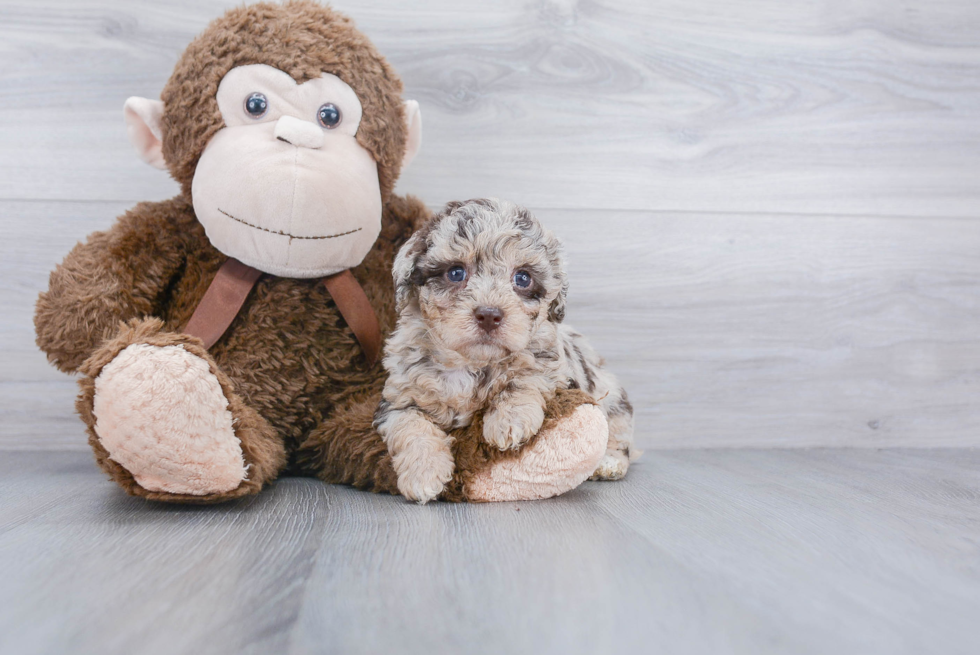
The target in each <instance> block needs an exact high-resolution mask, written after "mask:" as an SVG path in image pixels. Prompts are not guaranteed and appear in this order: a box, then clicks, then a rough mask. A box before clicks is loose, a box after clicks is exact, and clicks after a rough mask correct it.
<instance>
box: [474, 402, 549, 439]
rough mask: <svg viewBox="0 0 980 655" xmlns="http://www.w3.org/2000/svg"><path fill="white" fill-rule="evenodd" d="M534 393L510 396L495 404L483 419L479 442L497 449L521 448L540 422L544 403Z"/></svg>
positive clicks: (536, 431)
mask: <svg viewBox="0 0 980 655" xmlns="http://www.w3.org/2000/svg"><path fill="white" fill-rule="evenodd" d="M539 397H540V396H538V394H529V396H528V397H523V398H522V397H520V396H518V395H516V394H515V395H512V396H510V397H509V398H508V399H506V400H503V401H498V402H497V403H495V405H494V407H493V408H492V409H491V410H490V411H489V412H487V414H486V415H485V416H484V417H483V440H484V441H486V442H487V443H488V444H490V445H491V446H496V447H497V448H499V449H500V450H513V449H515V448H519V447H520V446H522V445H524V444H525V443H526V442H527V440H528V439H530V438H531V437H533V436H534V435H535V434H537V433H538V430H540V429H541V424H542V423H544V403H543V402H540V401H539V400H538V398H539Z"/></svg>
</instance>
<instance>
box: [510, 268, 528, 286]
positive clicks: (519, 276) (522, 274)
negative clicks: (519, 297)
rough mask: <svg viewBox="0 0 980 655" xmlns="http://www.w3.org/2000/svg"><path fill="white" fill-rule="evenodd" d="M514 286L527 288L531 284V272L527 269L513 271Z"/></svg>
mask: <svg viewBox="0 0 980 655" xmlns="http://www.w3.org/2000/svg"><path fill="white" fill-rule="evenodd" d="M514 286H515V287H518V288H520V289H527V288H528V287H529V286H531V274H530V273H528V272H527V271H517V272H516V273H514Z"/></svg>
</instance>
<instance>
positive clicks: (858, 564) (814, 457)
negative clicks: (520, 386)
mask: <svg viewBox="0 0 980 655" xmlns="http://www.w3.org/2000/svg"><path fill="white" fill-rule="evenodd" d="M978 469H980V452H978V451H975V450H955V449H947V450H886V451H876V450H853V449H850V450H847V449H816V450H807V451H803V450H796V451H787V450H782V451H765V450H759V451H754V450H714V451H695V450H685V451H663V452H658V453H652V454H650V455H649V456H648V457H646V458H645V459H644V460H643V461H641V463H639V464H638V465H637V466H636V467H635V469H633V470H631V472H630V475H629V477H628V478H627V479H626V480H625V481H623V482H621V483H587V484H586V485H584V486H583V487H581V488H580V489H578V490H576V491H574V492H572V493H570V494H568V495H567V496H564V497H561V498H558V499H553V500H548V501H540V502H532V503H520V504H517V503H511V504H501V505H468V506H467V505H447V504H435V505H429V506H426V507H417V506H414V505H411V504H408V503H406V502H405V501H403V500H402V499H400V498H396V497H391V496H374V495H371V494H367V493H363V492H358V491H354V490H351V489H347V488H344V487H337V486H328V485H324V484H320V483H318V482H315V481H312V480H307V479H286V480H282V481H280V482H279V483H277V484H276V485H275V487H274V488H273V489H272V490H271V491H270V492H269V493H266V494H264V495H261V496H258V497H255V498H252V499H249V500H246V501H242V502H238V503H234V504H231V505H228V506H225V507H217V508H215V507H206V508H199V507H172V506H164V505H156V504H150V503H147V502H144V501H142V500H137V499H133V498H129V497H127V496H125V495H123V494H122V492H120V491H119V490H117V489H116V488H115V487H114V486H113V485H112V484H111V483H109V482H108V481H105V480H103V479H102V476H101V475H100V474H99V473H98V472H96V470H95V468H94V466H93V465H92V462H91V461H90V458H89V456H88V455H87V454H85V453H75V452H57V453H8V454H6V455H4V457H3V458H2V459H0V498H3V503H2V505H0V607H2V608H3V611H0V652H2V653H4V654H5V655H6V654H7V653H10V654H14V653H17V654H19V655H24V654H27V653H52V654H55V653H57V654H61V653H96V652H98V653H103V654H106V655H112V654H115V653H141V654H143V655H150V654H155V653H162V654H166V655H177V654H182V653H188V654H190V653H194V654H199V653H216V654H222V653H315V652H321V653H367V654H377V653H474V654H475V653H562V654H572V653H621V652H629V653H654V652H662V653H705V654H708V653H710V654H718V653H745V654H747V655H757V654H760V653H794V654H802V653H828V654H831V653H832V654H839V653H887V654H889V655H896V654H901V653H943V654H944V655H954V654H959V653H962V654H964V655H967V654H969V655H973V654H975V653H976V652H977V647H978V643H980V642H978V632H977V625H980V557H978V544H980V476H978V473H977V471H978Z"/></svg>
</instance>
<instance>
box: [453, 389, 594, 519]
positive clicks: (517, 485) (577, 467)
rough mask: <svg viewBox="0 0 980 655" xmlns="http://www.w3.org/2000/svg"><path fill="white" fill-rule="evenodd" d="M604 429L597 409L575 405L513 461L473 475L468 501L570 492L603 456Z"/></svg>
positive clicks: (550, 495)
mask: <svg viewBox="0 0 980 655" xmlns="http://www.w3.org/2000/svg"><path fill="white" fill-rule="evenodd" d="M608 439H609V428H608V425H607V424H606V417H605V416H604V415H603V413H602V410H600V409H599V408H598V407H596V406H595V405H592V404H583V405H579V406H578V407H576V408H575V409H574V411H572V412H571V413H570V414H569V415H567V416H564V417H562V418H559V419H557V421H555V422H553V423H552V424H551V425H547V424H546V426H545V428H544V429H543V430H542V431H541V432H540V433H538V435H537V437H536V438H535V439H534V441H533V442H532V443H530V444H529V445H527V446H525V447H524V448H523V449H522V450H521V451H520V453H519V454H518V455H517V456H516V457H511V458H507V459H502V460H499V461H496V462H494V463H493V464H492V465H491V466H489V467H487V468H485V469H483V470H481V471H478V472H477V473H476V474H475V475H474V477H473V479H471V480H470V481H469V482H468V484H467V485H466V497H467V499H468V500H471V501H511V500H536V499H540V498H550V497H552V496H557V495H559V494H563V493H565V492H566V491H570V490H571V489H574V488H575V487H577V486H578V485H580V484H582V483H583V482H585V480H586V479H587V478H588V477H589V476H590V475H591V474H592V472H593V471H595V469H596V466H597V464H598V463H599V460H600V459H601V458H602V456H603V455H604V454H605V452H606V445H607V443H608Z"/></svg>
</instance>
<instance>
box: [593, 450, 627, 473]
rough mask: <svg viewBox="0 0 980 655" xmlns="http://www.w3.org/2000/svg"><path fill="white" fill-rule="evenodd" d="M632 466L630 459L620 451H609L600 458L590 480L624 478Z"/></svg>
mask: <svg viewBox="0 0 980 655" xmlns="http://www.w3.org/2000/svg"><path fill="white" fill-rule="evenodd" d="M629 467H630V459H629V457H627V456H626V454H625V453H622V452H620V451H618V450H617V451H615V452H607V453H606V454H605V455H603V456H602V459H600V460H599V464H598V465H597V466H596V467H595V472H594V473H593V474H592V475H591V476H590V477H589V479H590V480H622V479H623V477H625V476H626V471H627V469H629Z"/></svg>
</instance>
